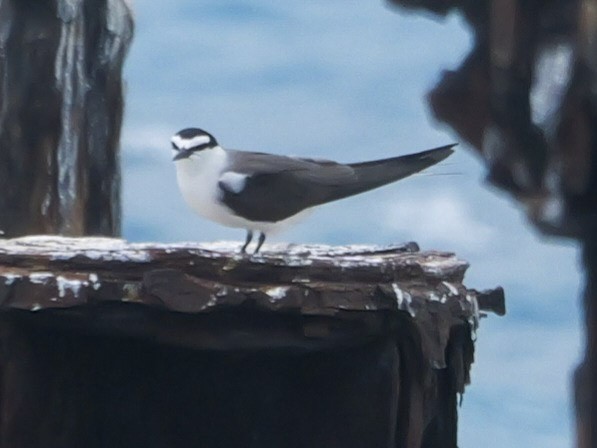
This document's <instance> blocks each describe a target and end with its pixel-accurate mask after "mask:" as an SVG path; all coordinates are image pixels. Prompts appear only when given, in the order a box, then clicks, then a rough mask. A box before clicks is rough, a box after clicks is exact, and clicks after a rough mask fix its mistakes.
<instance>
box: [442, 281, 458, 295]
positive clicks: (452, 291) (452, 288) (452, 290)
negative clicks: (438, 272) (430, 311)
mask: <svg viewBox="0 0 597 448" xmlns="http://www.w3.org/2000/svg"><path fill="white" fill-rule="evenodd" d="M442 285H444V286H445V287H446V288H448V291H449V294H450V295H451V296H457V295H458V289H457V288H456V286H454V285H453V284H452V283H449V282H446V281H443V282H442Z"/></svg>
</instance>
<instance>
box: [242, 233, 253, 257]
mask: <svg viewBox="0 0 597 448" xmlns="http://www.w3.org/2000/svg"><path fill="white" fill-rule="evenodd" d="M252 239H253V231H252V230H247V238H246V239H245V244H244V245H243V247H241V249H240V253H241V254H246V253H247V246H248V245H249V243H250V242H251V240H252Z"/></svg>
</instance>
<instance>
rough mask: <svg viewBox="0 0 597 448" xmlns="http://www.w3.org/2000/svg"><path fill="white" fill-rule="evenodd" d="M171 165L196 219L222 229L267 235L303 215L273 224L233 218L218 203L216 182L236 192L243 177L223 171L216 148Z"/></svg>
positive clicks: (222, 157) (220, 153)
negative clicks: (218, 225)
mask: <svg viewBox="0 0 597 448" xmlns="http://www.w3.org/2000/svg"><path fill="white" fill-rule="evenodd" d="M175 165H176V177H177V180H178V187H179V188H180V191H181V193H182V196H183V197H184V199H185V201H186V203H187V204H188V205H189V206H190V207H191V208H192V209H193V210H194V211H195V212H196V213H198V214H199V215H200V216H202V217H204V218H206V219H209V220H211V221H215V222H217V223H219V224H222V225H224V226H227V227H237V228H243V229H247V230H259V231H261V232H264V233H267V234H271V233H273V232H276V231H278V230H281V228H283V227H286V226H287V225H288V224H291V223H293V222H294V221H296V220H297V218H300V217H302V215H303V214H304V212H305V211H304V212H303V213H299V214H298V215H295V216H293V217H291V218H289V219H286V220H284V221H280V222H275V223H272V222H253V221H249V220H247V219H245V218H242V217H240V216H237V215H235V214H234V212H233V211H232V210H230V209H229V208H228V207H226V206H225V205H223V204H222V203H221V202H220V194H221V193H220V189H219V187H218V182H219V181H220V180H222V181H224V182H226V183H227V184H229V186H230V187H231V189H232V190H233V191H237V190H238V192H240V191H241V190H242V188H243V187H244V183H245V181H246V175H244V174H239V173H233V172H230V171H228V172H227V171H226V167H227V166H228V156H227V154H226V152H225V151H224V150H223V149H222V148H220V147H219V146H218V147H215V148H210V149H205V150H203V151H198V152H196V153H194V154H193V155H191V156H190V157H188V158H186V159H181V160H177V161H176V162H175Z"/></svg>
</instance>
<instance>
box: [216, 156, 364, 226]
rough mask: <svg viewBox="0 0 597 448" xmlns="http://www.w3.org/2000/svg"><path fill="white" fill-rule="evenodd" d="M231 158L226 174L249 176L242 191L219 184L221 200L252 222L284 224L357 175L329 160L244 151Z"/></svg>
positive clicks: (235, 187) (351, 170) (349, 168)
mask: <svg viewBox="0 0 597 448" xmlns="http://www.w3.org/2000/svg"><path fill="white" fill-rule="evenodd" d="M229 157H230V159H229V163H230V165H229V168H228V170H227V171H228V172H234V173H239V174H245V175H246V177H245V179H244V184H243V185H242V188H239V187H238V186H232V185H230V184H228V183H227V182H225V181H220V183H219V187H220V189H221V193H222V201H223V202H224V203H225V204H226V205H227V206H228V207H229V208H230V209H231V210H233V211H234V213H235V214H237V215H238V216H242V217H244V218H246V219H249V220H252V221H264V222H276V221H281V220H283V219H286V218H289V217H290V216H293V215H295V214H297V213H298V212H300V211H301V210H304V209H306V208H309V207H312V206H314V205H317V204H321V203H324V202H328V201H329V200H330V199H329V198H330V196H331V194H332V193H333V191H334V190H335V189H336V188H337V187H338V186H339V185H343V184H346V183H350V182H353V181H354V180H355V176H356V174H355V170H354V169H353V168H351V167H350V166H348V165H342V164H340V163H336V162H332V161H328V160H311V159H299V158H294V157H284V156H277V155H270V154H263V153H251V152H241V151H230V152H229ZM224 174H225V173H224Z"/></svg>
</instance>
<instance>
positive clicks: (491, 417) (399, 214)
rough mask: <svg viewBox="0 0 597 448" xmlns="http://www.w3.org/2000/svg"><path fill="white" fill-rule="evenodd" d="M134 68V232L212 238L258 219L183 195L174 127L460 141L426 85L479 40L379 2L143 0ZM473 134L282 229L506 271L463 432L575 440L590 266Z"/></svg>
mask: <svg viewBox="0 0 597 448" xmlns="http://www.w3.org/2000/svg"><path fill="white" fill-rule="evenodd" d="M133 6H134V12H135V16H136V36H135V40H134V42H133V46H132V49H131V52H130V55H129V58H128V61H127V64H126V68H125V77H126V82H127V88H126V94H127V105H126V118H125V123H124V129H123V141H122V150H123V155H124V159H123V180H124V236H125V237H126V238H127V239H129V240H131V241H148V240H153V241H161V242H169V241H182V240H185V241H211V240H221V239H237V240H240V239H242V238H244V232H243V231H239V230H234V229H227V228H223V227H220V226H217V225H215V224H211V223H209V222H206V221H203V220H201V219H200V218H199V217H197V216H196V215H194V214H193V213H192V212H191V211H190V210H189V209H187V207H186V205H185V204H184V203H183V201H182V198H181V197H180V195H179V193H178V190H177V186H176V178H175V173H174V167H173V165H172V163H171V161H170V158H171V155H170V144H169V138H170V136H171V135H172V134H173V133H175V132H176V131H178V130H180V129H182V128H184V127H189V126H197V127H201V128H204V129H206V130H208V131H210V132H211V133H212V134H214V135H215V136H216V138H217V139H218V140H219V141H220V143H221V144H222V145H223V146H227V147H231V148H238V149H247V150H258V151H265V152H276V153H282V154H292V155H300V156H316V157H323V158H330V159H335V160H339V161H343V162H356V161H362V160H368V159H375V158H384V157H390V156H393V155H396V154H404V153H408V152H414V151H419V150H423V149H427V148H430V147H434V146H439V145H443V144H446V143H451V142H455V141H458V139H457V136H456V135H455V134H454V133H452V132H451V131H450V130H449V129H446V128H445V127H442V126H439V125H438V124H437V123H435V122H433V120H432V119H431V117H430V114H429V112H428V111H427V107H426V105H425V103H424V99H423V98H424V95H425V93H426V92H427V91H428V90H429V89H430V88H431V87H432V86H433V85H434V84H435V83H436V82H437V81H438V79H439V76H440V74H441V71H442V70H444V69H451V68H455V67H457V66H458V65H459V63H460V61H461V59H462V58H463V56H464V55H465V54H466V53H467V51H468V49H469V48H470V46H471V44H472V39H471V36H470V34H469V32H468V30H467V27H466V25H465V24H464V22H463V20H462V19H461V18H460V17H458V16H456V15H453V16H450V17H448V18H447V19H446V20H442V21H434V20H433V19H432V18H431V17H426V16H419V15H414V14H405V13H402V12H400V11H398V10H396V9H392V8H389V7H387V5H385V4H384V3H383V2H381V1H377V0H368V1H362V0H359V1H356V0H326V1H325V2H324V1H315V0H306V1H302V2H297V1H288V2H276V3H274V2H269V1H265V0H246V1H240V0H235V1H232V0H213V1H207V0H205V1H201V2H197V1H193V0H172V1H168V2H166V1H154V0H151V1H150V0H138V1H136V2H134V5H133ZM469 149H470V148H467V147H466V146H465V145H460V146H459V147H458V152H457V154H455V155H454V156H452V157H451V158H450V159H448V161H446V162H444V163H443V164H442V165H440V166H438V167H435V168H433V169H431V170H430V172H431V173H435V174H449V173H454V172H457V173H460V174H458V175H426V174H421V175H417V176H414V177H412V178H410V179H407V180H404V181H401V182H399V183H397V184H395V185H392V186H388V187H385V188H383V189H380V190H376V191H373V192H371V193H367V194H364V195H361V196H357V197H354V198H351V199H347V200H343V201H339V202H337V203H334V204H330V205H328V206H326V207H323V208H322V209H321V210H320V211H316V212H314V213H313V214H312V215H310V216H309V217H308V218H307V219H306V220H305V221H304V222H302V223H300V224H299V225H297V226H296V227H295V228H293V229H291V230H289V231H288V232H286V233H283V234H280V235H278V236H275V237H274V238H272V240H273V241H289V242H305V243H326V244H348V243H374V244H386V243H394V242H402V241H411V240H413V241H417V242H418V243H419V244H420V246H421V247H422V248H424V249H440V250H448V251H454V252H456V253H457V254H458V255H459V256H460V257H461V258H463V259H465V260H467V261H469V262H470V263H471V268H470V269H469V271H468V273H467V277H466V284H467V286H469V287H474V288H479V289H483V288H488V287H494V286H496V285H498V284H499V285H502V286H504V287H505V288H506V292H507V306H508V314H507V316H506V317H502V318H499V317H495V316H491V317H490V318H489V319H485V320H483V321H482V323H481V329H480V331H479V334H478V340H477V352H476V362H475V364H474V365H473V370H472V385H470V386H469V387H468V388H467V390H466V393H465V397H464V403H463V406H462V408H461V410H460V446H461V447H462V448H473V447H477V446H481V445H482V446H484V448H503V447H505V446H508V447H513V448H516V447H529V446H540V447H543V448H551V447H553V448H556V447H557V448H561V447H565V446H571V445H572V441H573V439H574V433H573V425H572V412H571V403H570V401H569V396H570V394H569V392H570V373H571V371H572V369H573V368H574V366H575V364H576V363H577V362H578V359H579V353H580V350H581V336H580V334H579V325H580V319H579V308H578V303H579V295H580V290H581V287H580V281H581V279H580V265H579V262H578V258H579V257H578V252H577V250H576V248H575V247H574V246H573V245H572V244H571V243H569V242H565V241H559V240H547V239H544V238H541V237H540V236H539V235H537V234H536V233H535V232H534V231H533V229H532V228H531V227H530V226H528V225H527V223H526V221H525V219H524V216H523V215H522V213H521V212H520V211H519V210H518V209H517V208H516V206H515V204H514V203H513V202H512V201H511V200H510V199H509V198H507V197H505V196H504V195H503V194H501V193H500V192H498V191H495V190H492V189H491V188H489V187H488V186H487V185H485V184H484V182H483V176H484V169H483V167H482V165H481V164H480V162H479V161H478V159H477V158H476V156H474V154H473V152H472V151H470V150H469Z"/></svg>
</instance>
